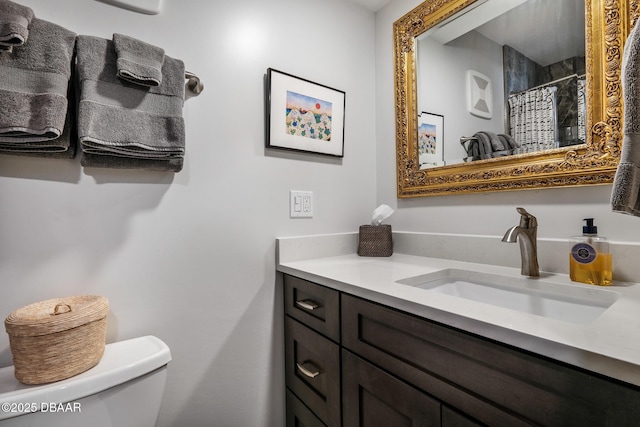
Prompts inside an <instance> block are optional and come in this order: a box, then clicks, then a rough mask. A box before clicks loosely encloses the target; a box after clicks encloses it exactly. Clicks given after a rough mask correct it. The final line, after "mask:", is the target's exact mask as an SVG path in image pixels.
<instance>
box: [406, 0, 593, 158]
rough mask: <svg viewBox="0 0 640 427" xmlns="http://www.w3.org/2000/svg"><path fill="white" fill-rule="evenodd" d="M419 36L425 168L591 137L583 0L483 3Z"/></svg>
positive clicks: (419, 104)
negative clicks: (588, 128)
mask: <svg viewBox="0 0 640 427" xmlns="http://www.w3.org/2000/svg"><path fill="white" fill-rule="evenodd" d="M478 3H479V4H478ZM416 40H417V44H416V67H417V82H416V86H417V113H418V123H417V127H418V133H419V135H418V139H417V140H418V155H419V164H420V168H421V169H424V168H430V167H436V166H443V165H451V164H456V163H464V162H469V161H473V160H484V159H490V158H495V157H504V156H510V155H513V154H525V153H533V152H539V151H544V150H549V149H556V148H561V147H566V146H571V145H578V144H583V143H585V142H586V141H587V136H586V134H587V128H586V119H587V118H586V114H587V108H586V63H585V1H584V0H509V1H495V0H494V1H487V2H476V3H474V4H472V5H471V6H469V7H468V8H466V9H464V10H463V11H461V12H460V13H458V14H456V15H454V16H453V17H451V18H450V19H447V20H445V21H443V22H442V23H440V24H439V25H436V26H434V27H432V28H430V29H429V30H427V31H426V32H425V33H423V34H422V35H420V36H419V37H417V38H416ZM434 120H435V121H434ZM444 123H446V124H447V129H448V131H447V132H443V126H444Z"/></svg>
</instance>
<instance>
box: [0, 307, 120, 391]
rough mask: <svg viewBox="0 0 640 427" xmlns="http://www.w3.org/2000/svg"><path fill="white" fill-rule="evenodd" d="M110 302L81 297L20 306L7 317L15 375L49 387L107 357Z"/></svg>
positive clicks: (20, 378)
mask: <svg viewBox="0 0 640 427" xmlns="http://www.w3.org/2000/svg"><path fill="white" fill-rule="evenodd" d="M108 312H109V301H108V300H107V299H106V298H104V297H100V296H95V295H82V296H72V297H66V298H54V299H50V300H46V301H40V302H37V303H34V304H30V305H27V306H25V307H22V308H19V309H17V310H16V311H14V312H13V313H11V314H10V315H9V317H7V318H6V320H5V322H4V325H5V329H6V331H7V334H9V346H10V347H11V353H12V355H13V365H14V375H15V377H16V379H17V380H18V381H20V382H21V383H23V384H45V383H50V382H54V381H59V380H63V379H65V378H70V377H72V376H75V375H78V374H80V373H82V372H84V371H86V370H88V369H90V368H92V367H94V366H95V365H97V364H98V362H99V361H100V359H101V358H102V355H103V354H104V348H105V338H106V332H107V314H108Z"/></svg>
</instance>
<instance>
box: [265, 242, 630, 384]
mask: <svg viewBox="0 0 640 427" xmlns="http://www.w3.org/2000/svg"><path fill="white" fill-rule="evenodd" d="M304 239H307V241H304V242H303V245H302V246H300V245H301V244H300V243H299V242H296V243H295V244H294V245H291V242H290V241H289V242H287V243H286V246H287V247H288V248H287V249H286V250H287V251H289V250H291V249H295V251H296V253H297V254H299V253H301V252H305V251H306V250H307V249H303V246H306V244H307V243H312V242H313V239H310V240H309V239H308V238H303V240H304ZM350 245H351V244H347V245H342V246H340V245H338V246H337V248H338V249H339V250H337V251H336V253H345V252H346V253H345V254H342V255H336V256H327V255H329V254H330V252H331V251H327V250H326V248H324V249H321V250H322V251H323V252H322V254H321V255H320V256H319V257H317V258H313V257H309V256H311V252H313V251H311V252H308V253H306V255H307V257H306V259H297V258H299V257H300V256H299V255H296V256H293V257H288V256H285V255H283V253H282V249H281V246H282V242H281V241H280V242H279V253H278V255H279V258H278V259H279V261H278V264H277V270H278V271H280V272H283V273H287V274H291V275H294V276H297V277H300V278H303V279H306V280H309V281H312V282H315V283H318V284H321V285H324V286H328V287H331V288H334V289H336V290H339V291H343V292H346V293H349V294H352V295H355V296H359V297H362V298H366V299H369V300H371V301H374V302H378V303H382V304H385V305H388V306H391V307H394V308H397V309H400V310H403V311H406V312H409V313H412V314H415V315H418V316H421V317H424V318H427V319H431V320H434V321H437V322H440V323H442V324H445V325H449V326H452V327H456V328H459V329H462V330H465V331H469V332H472V333H474V334H477V335H480V336H483V337H486V338H489V339H493V340H496V341H499V342H502V343H505V344H508V345H512V346H515V347H518V348H521V349H524V350H528V351H531V352H533V353H536V354H539V355H542V356H546V357H549V358H552V359H555V360H558V361H562V362H565V363H568V364H571V365H574V366H577V367H581V368H584V369H587V370H590V371H593V372H597V373H600V374H603V375H606V376H609V377H612V378H616V379H619V380H621V381H624V382H628V383H630V384H634V385H636V386H640V284H633V283H620V282H618V283H614V285H613V286H608V287H597V288H598V289H606V290H611V291H614V292H618V293H620V295H621V296H620V298H619V299H618V300H617V301H615V302H614V303H613V305H611V306H610V307H609V308H608V309H607V310H606V311H605V312H604V313H602V314H601V315H600V316H599V317H597V318H596V319H595V320H593V321H591V322H588V323H572V322H569V321H561V320H554V319H551V318H547V317H542V316H537V315H533V314H529V313H524V312H520V311H515V310H511V309H506V308H501V307H497V306H494V305H490V304H484V303H478V302H474V301H470V300H466V299H462V298H458V297H454V296H450V295H445V294H439V293H435V292H429V291H426V290H424V289H420V288H417V287H414V286H408V285H403V284H399V283H397V281H398V280H401V279H406V278H409V277H413V276H418V275H422V274H427V273H432V272H437V271H440V270H444V269H450V268H454V269H464V270H472V271H478V272H484V273H492V274H499V275H501V276H511V277H516V278H522V277H523V276H521V275H520V269H519V268H517V269H516V268H510V267H500V266H493V265H487V264H478V263H470V262H463V261H454V260H445V259H439V258H430V257H424V256H415V255H407V254H401V253H394V254H393V255H392V256H391V257H388V258H366V257H359V256H358V255H356V254H355V253H349V252H350V251H351V249H352V248H351V247H349V246H350ZM530 280H536V279H530ZM537 280H543V281H546V282H554V283H558V284H562V285H565V286H579V287H587V288H590V289H593V287H594V286H593V285H584V284H580V283H575V282H572V281H571V280H570V279H569V277H568V275H566V274H554V273H544V272H542V273H541V277H540V278H539V279H537Z"/></svg>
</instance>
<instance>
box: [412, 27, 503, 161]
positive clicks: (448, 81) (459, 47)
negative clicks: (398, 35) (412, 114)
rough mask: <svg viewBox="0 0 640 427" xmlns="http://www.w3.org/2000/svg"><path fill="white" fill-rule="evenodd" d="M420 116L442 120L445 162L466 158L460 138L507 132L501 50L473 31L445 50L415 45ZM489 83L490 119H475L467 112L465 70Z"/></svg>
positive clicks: (430, 43) (424, 41)
mask: <svg viewBox="0 0 640 427" xmlns="http://www.w3.org/2000/svg"><path fill="white" fill-rule="evenodd" d="M416 60H417V67H418V75H419V76H420V77H419V78H418V100H417V101H418V111H427V112H431V113H436V114H440V115H443V116H444V117H445V121H446V123H445V126H444V159H445V161H446V162H447V164H453V163H459V162H461V161H462V159H463V158H464V157H466V156H467V152H466V151H465V149H464V147H463V146H462V144H460V137H462V136H472V135H473V134H474V133H476V132H479V131H490V132H494V133H497V134H500V133H505V117H504V114H503V111H504V96H503V94H504V75H503V66H502V46H500V45H499V44H497V43H496V42H494V41H492V40H490V39H488V38H486V37H485V36H483V35H482V34H480V33H479V32H477V31H471V32H469V33H467V34H464V35H462V36H460V37H458V38H457V39H455V40H452V41H451V42H449V43H448V44H446V45H443V44H440V43H438V42H436V41H435V40H433V39H431V38H429V37H423V38H421V39H420V41H419V43H417V47H416ZM468 70H474V71H477V72H479V73H482V74H484V75H485V76H487V77H489V79H490V80H491V97H492V100H493V102H492V104H491V108H492V113H493V114H492V117H491V118H490V119H487V118H482V117H477V116H473V115H471V114H470V113H469V111H468V109H467V83H468V82H467V71H468Z"/></svg>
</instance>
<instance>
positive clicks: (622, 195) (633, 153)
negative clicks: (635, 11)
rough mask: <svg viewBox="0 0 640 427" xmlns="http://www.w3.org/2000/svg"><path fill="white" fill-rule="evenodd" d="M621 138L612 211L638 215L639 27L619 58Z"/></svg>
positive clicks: (639, 132) (631, 35) (639, 184)
mask: <svg viewBox="0 0 640 427" xmlns="http://www.w3.org/2000/svg"><path fill="white" fill-rule="evenodd" d="M622 94H623V99H624V129H623V133H624V139H623V141H622V153H621V156H620V163H619V164H618V170H617V171H616V175H615V178H614V181H613V191H612V193H611V208H612V210H613V211H614V212H621V213H626V214H630V215H635V216H640V25H636V26H634V28H633V29H632V30H631V33H630V34H629V37H628V39H627V41H626V43H625V46H624V55H623V58H622Z"/></svg>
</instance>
